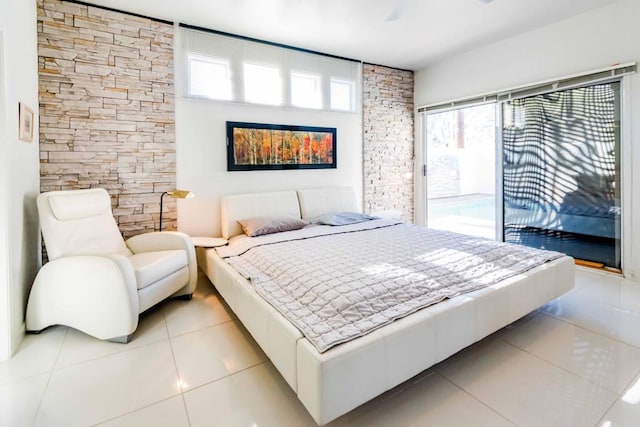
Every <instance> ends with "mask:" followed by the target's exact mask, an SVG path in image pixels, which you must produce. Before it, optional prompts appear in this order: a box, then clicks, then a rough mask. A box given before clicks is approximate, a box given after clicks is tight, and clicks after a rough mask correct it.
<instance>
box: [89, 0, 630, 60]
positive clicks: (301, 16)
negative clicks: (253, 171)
mask: <svg viewBox="0 0 640 427" xmlns="http://www.w3.org/2000/svg"><path fill="white" fill-rule="evenodd" d="M615 1H618V0H493V1H490V0H89V2H90V3H93V4H96V5H102V6H107V7H111V8H114V9H119V10H123V11H128V12H133V13H138V14H141V15H146V16H150V17H155V18H161V19H165V20H169V21H175V22H181V23H185V24H191V25H195V26H200V27H205V28H210V29H214V30H218V31H224V32H228V33H233V34H239V35H243V36H248V37H254V38H258V39H262V40H268V41H271V42H277V43H283V44H287V45H291V46H295V47H300V48H305V49H311V50H315V51H319V52H324V53H329V54H332V55H338V56H343V57H348V58H353V59H360V60H363V61H365V62H370V63H374V64H381V65H387V66H391V67H397V68H405V69H411V70H417V69H420V68H423V67H425V66H428V65H429V64H432V63H434V62H436V61H438V60H440V59H442V58H444V57H447V56H450V55H454V54H457V53H460V52H464V51H466V50H470V49H473V48H476V47H479V46H482V45H486V44H490V43H493V42H495V41H498V40H500V39H504V38H507V37H511V36H514V35H516V34H519V33H523V32H527V31H530V30H533V29H535V28H538V27H541V26H544V25H547V24H550V23H552V22H556V21H560V20H562V19H566V18H569V17H571V16H574V15H578V14H580V13H583V12H586V11H588V10H591V9H594V8H597V7H601V6H604V5H607V4H609V3H613V2H615ZM395 17H397V19H393V18H395ZM390 18H391V19H390Z"/></svg>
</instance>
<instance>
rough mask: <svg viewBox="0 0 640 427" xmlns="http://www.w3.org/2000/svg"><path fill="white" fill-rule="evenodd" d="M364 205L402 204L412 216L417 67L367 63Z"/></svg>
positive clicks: (388, 206)
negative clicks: (415, 70)
mask: <svg viewBox="0 0 640 427" xmlns="http://www.w3.org/2000/svg"><path fill="white" fill-rule="evenodd" d="M362 96H363V135H364V150H363V151H364V209H365V211H366V212H377V211H384V210H398V211H401V212H402V216H403V219H404V220H405V221H409V222H412V221H413V218H414V206H413V200H414V197H413V187H414V185H413V170H414V169H413V161H414V160H413V157H414V156H413V153H414V148H413V144H414V106H413V72H412V71H406V70H398V69H394V68H388V67H383V66H379V65H371V64H364V66H363V93H362Z"/></svg>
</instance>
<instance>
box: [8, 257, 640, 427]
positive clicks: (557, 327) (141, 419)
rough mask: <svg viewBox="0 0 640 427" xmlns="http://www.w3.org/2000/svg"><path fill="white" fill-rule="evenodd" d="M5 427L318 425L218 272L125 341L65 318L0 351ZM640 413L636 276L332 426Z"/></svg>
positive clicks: (580, 289)
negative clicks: (10, 352)
mask: <svg viewBox="0 0 640 427" xmlns="http://www.w3.org/2000/svg"><path fill="white" fill-rule="evenodd" d="M0 425H1V426H11V427H16V426H63V425H64V426H76V425H77V426H90V425H103V426H172V427H175V426H188V425H192V426H260V427H263V426H279V427H280V426H296V427H297V426H314V425H315V423H314V422H313V420H312V419H311V418H310V417H309V415H308V414H307V413H306V411H305V409H304V408H303V407H302V405H301V404H300V403H299V402H298V400H297V399H296V397H295V395H294V394H293V392H292V391H291V390H290V389H289V387H288V386H287V385H286V383H285V382H284V380H283V379H282V378H281V377H280V376H279V375H278V373H277V372H276V370H275V369H274V367H273V366H272V365H271V363H269V361H268V360H267V359H266V357H265V355H264V353H262V351H261V350H260V349H259V348H258V346H257V345H256V344H255V342H254V341H253V340H252V339H251V337H250V336H249V335H248V333H247V332H246V330H245V329H244V328H243V327H242V326H241V325H240V324H239V323H238V321H237V320H236V319H235V318H234V315H233V313H232V312H231V311H230V310H229V308H228V307H227V306H226V305H225V304H224V302H223V301H222V300H221V298H220V297H219V295H218V294H217V293H216V291H215V290H214V288H213V287H212V286H211V284H210V283H209V282H208V281H207V279H206V278H204V277H203V276H202V277H201V278H200V283H199V285H198V290H197V292H196V294H195V295H194V299H193V300H192V301H189V302H185V301H175V300H172V301H168V302H166V303H164V304H161V305H160V306H158V307H156V308H155V309H153V310H151V311H150V312H148V313H145V314H144V315H143V316H142V318H141V320H140V326H139V328H138V331H137V332H136V334H135V335H134V337H133V340H132V341H131V343H129V344H127V345H122V344H115V343H109V342H103V341H99V340H96V339H93V338H91V337H89V336H86V335H84V334H82V333H79V332H77V331H75V330H73V329H68V328H66V327H53V328H50V329H48V330H46V331H45V332H43V333H41V334H40V335H28V336H27V338H26V339H25V340H24V342H23V344H22V346H21V348H20V350H19V351H18V353H17V354H16V355H15V356H14V357H13V358H12V359H11V360H8V361H5V362H0ZM408 425H412V426H447V427H450V426H492V427H493V426H513V425H516V426H602V427H613V426H638V425H640V284H637V283H634V282H630V281H627V280H624V279H622V278H620V277H617V276H613V275H605V274H603V273H599V272H595V271H588V270H584V269H579V270H578V272H577V283H576V289H575V290H573V291H572V292H570V293H569V294H567V295H565V296H563V297H561V298H559V299H557V300H555V301H553V302H551V303H550V304H548V305H546V306H544V307H542V308H541V309H540V310H538V311H537V312H534V313H531V314H529V315H528V316H526V317H525V318H523V319H521V320H519V321H518V322H516V323H514V324H512V325H510V326H508V327H507V328H505V329H503V330H501V331H498V332H497V333H495V334H493V335H492V336H490V337H488V338H486V339H485V340H483V341H481V342H479V343H477V344H475V345H473V346H471V347H469V348H467V349H466V350H463V351H462V352H460V353H458V354H456V355H454V356H453V357H451V358H450V359H448V360H446V361H444V362H442V363H440V364H438V365H436V366H434V367H432V368H431V369H428V370H427V371H425V372H424V373H422V374H420V375H418V376H417V377H415V378H412V379H411V380H409V381H407V382H406V383H404V384H402V385H400V386H398V387H396V388H395V389H393V390H391V391H389V392H387V393H385V394H384V395H382V396H380V397H378V398H377V399H375V400H373V401H371V402H369V403H367V404H365V405H363V406H361V407H359V408H357V409H355V410H354V411H352V412H350V413H348V414H346V415H345V416H343V417H341V418H339V419H338V420H336V421H334V422H333V423H331V426H332V427H333V426H408Z"/></svg>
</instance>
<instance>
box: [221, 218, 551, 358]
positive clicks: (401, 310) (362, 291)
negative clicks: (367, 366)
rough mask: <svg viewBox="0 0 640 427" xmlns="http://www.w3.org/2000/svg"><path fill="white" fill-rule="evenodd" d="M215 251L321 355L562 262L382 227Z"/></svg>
mask: <svg viewBox="0 0 640 427" xmlns="http://www.w3.org/2000/svg"><path fill="white" fill-rule="evenodd" d="M217 250H218V253H219V254H220V256H222V257H223V258H225V260H226V261H227V262H228V263H229V264H230V265H232V266H233V267H234V268H235V269H236V270H237V271H238V272H240V274H242V275H243V276H244V277H245V278H247V279H249V280H250V281H251V283H252V284H253V286H254V287H255V289H256V291H257V292H258V293H259V294H260V295H261V296H262V297H263V298H264V299H265V300H267V301H268V302H269V303H270V304H271V305H273V307H275V308H276V309H277V310H278V311H280V312H281V313H282V314H283V315H284V316H285V317H286V318H287V319H288V320H289V321H290V322H291V323H293V324H294V325H295V326H296V327H297V328H298V329H300V331H301V332H302V333H303V334H304V335H305V337H306V338H307V339H308V340H309V341H310V342H311V343H312V344H313V345H314V346H315V347H316V348H317V349H318V351H320V352H324V351H326V350H328V349H329V348H331V347H333V346H336V345H338V344H340V343H343V342H346V341H349V340H352V339H354V338H357V337H359V336H362V335H365V334H367V333H369V332H371V331H373V330H375V329H377V328H380V327H381V326H384V325H386V324H389V323H391V322H393V321H394V320H396V319H399V318H402V317H404V316H407V315H409V314H411V313H413V312H415V311H417V310H420V309H422V308H424V307H427V306H429V305H432V304H436V303H438V302H440V301H442V300H444V299H446V298H452V297H454V296H456V295H460V294H462V293H465V292H470V291H473V290H476V289H479V288H482V287H486V286H489V285H492V284H494V283H497V282H499V281H501V280H504V279H507V278H508V277H511V276H513V275H516V274H519V273H523V272H525V271H527V270H530V269H532V268H534V267H536V266H538V265H540V264H543V263H544V262H547V261H550V260H552V259H555V258H559V257H561V256H563V255H562V254H560V253H558V252H551V251H544V250H538V249H533V248H528V247H525V246H518V245H512V244H506V243H499V242H494V241H491V240H486V239H480V238H474V237H469V236H464V235H460V234H456V233H450V232H446V231H441V230H433V229H428V228H424V227H419V226H415V225H411V224H403V223H397V222H394V221H388V220H374V221H367V222H365V223H361V224H353V225H347V226H340V227H330V226H311V227H306V228H304V229H302V230H296V231H290V232H284V233H277V234H271V235H267V236H259V237H252V238H249V237H241V238H236V239H234V240H233V241H232V242H231V244H230V245H229V246H228V247H223V248H218V249H217Z"/></svg>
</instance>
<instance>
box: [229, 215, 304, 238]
mask: <svg viewBox="0 0 640 427" xmlns="http://www.w3.org/2000/svg"><path fill="white" fill-rule="evenodd" d="M238 222H239V223H240V226H241V227H242V231H244V234H246V235H247V236H249V237H255V236H261V235H263V234H272V233H279V232H281V231H291V230H299V229H301V228H302V227H304V226H305V225H307V223H306V222H305V221H303V220H301V219H298V218H293V217H290V216H269V217H255V218H247V219H241V220H238Z"/></svg>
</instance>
